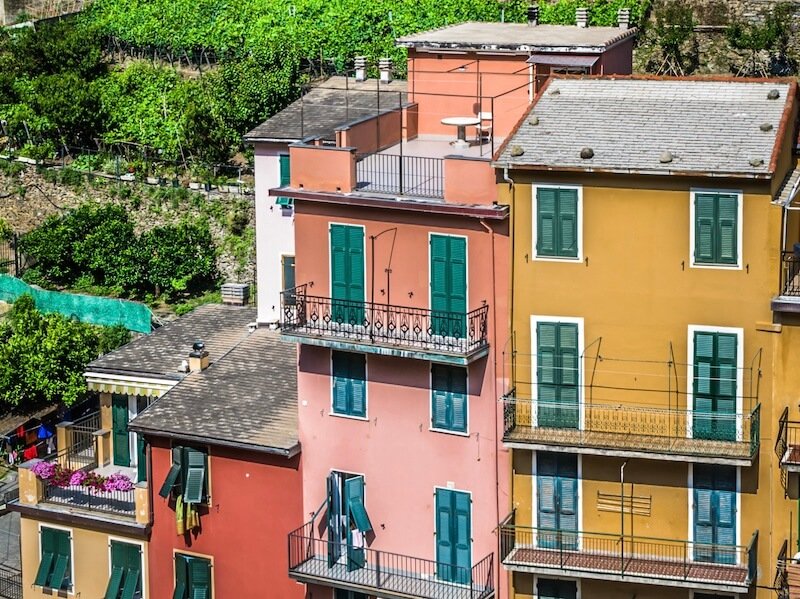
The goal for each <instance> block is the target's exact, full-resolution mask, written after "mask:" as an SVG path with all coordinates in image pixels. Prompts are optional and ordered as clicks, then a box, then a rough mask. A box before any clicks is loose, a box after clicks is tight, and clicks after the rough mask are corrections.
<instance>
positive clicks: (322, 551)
mask: <svg viewBox="0 0 800 599" xmlns="http://www.w3.org/2000/svg"><path fill="white" fill-rule="evenodd" d="M314 532H315V531H314V525H313V522H307V523H306V524H304V525H303V526H301V527H300V528H298V529H297V530H294V531H292V532H291V533H289V576H291V577H293V578H295V579H297V580H301V581H305V582H313V583H316V584H322V585H330V586H339V585H341V586H344V587H346V588H352V589H359V590H363V591H364V592H366V593H367V594H368V595H378V596H380V597H399V598H406V597H416V598H419V599H488V598H489V597H493V596H494V569H493V557H494V556H493V555H491V554H490V555H488V556H486V557H485V558H483V559H482V560H481V561H479V562H478V563H477V564H475V565H474V566H472V567H471V568H464V567H460V566H454V565H451V564H443V563H439V562H435V561H431V560H426V559H420V558H417V557H411V556H408V555H400V554H397V553H389V552H386V551H374V550H372V549H368V548H367V549H363V563H360V562H359V563H358V564H353V563H352V562H348V560H347V553H348V552H347V551H346V550H343V551H337V552H336V555H337V556H339V555H341V556H342V557H340V558H337V560H336V561H335V563H331V560H330V559H329V555H330V553H331V549H332V542H331V541H329V540H327V539H320V538H317V537H315V536H314Z"/></svg>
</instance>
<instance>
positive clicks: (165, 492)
mask: <svg viewBox="0 0 800 599" xmlns="http://www.w3.org/2000/svg"><path fill="white" fill-rule="evenodd" d="M182 464H183V447H173V448H172V466H170V468H169V472H167V477H166V478H165V479H164V482H163V483H162V484H161V489H160V490H159V491H158V494H159V495H160V496H161V497H163V498H164V499H166V498H167V497H169V494H170V493H171V492H172V491H173V489H175V488H176V486H177V487H178V489H179V490H180V488H182V487H181V485H180V483H181V480H180V477H181V472H182V471H183V466H182ZM179 492H180V491H179Z"/></svg>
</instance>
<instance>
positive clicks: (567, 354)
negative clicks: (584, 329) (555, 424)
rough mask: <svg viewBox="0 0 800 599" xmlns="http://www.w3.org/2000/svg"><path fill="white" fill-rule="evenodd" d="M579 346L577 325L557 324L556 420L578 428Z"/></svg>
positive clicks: (561, 424)
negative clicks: (557, 378) (557, 380)
mask: <svg viewBox="0 0 800 599" xmlns="http://www.w3.org/2000/svg"><path fill="white" fill-rule="evenodd" d="M579 368H580V348H579V347H578V325H577V324H573V323H559V325H558V370H557V376H558V377H559V388H558V410H559V412H558V421H559V425H560V426H561V427H562V428H578V425H579V423H580V408H579V393H578V391H579V388H580V386H579V382H580V371H579Z"/></svg>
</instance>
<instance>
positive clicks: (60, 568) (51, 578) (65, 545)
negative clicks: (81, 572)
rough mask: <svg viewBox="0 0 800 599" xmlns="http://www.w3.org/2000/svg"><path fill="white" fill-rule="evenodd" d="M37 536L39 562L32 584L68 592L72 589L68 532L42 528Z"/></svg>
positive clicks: (70, 550) (70, 540)
mask: <svg viewBox="0 0 800 599" xmlns="http://www.w3.org/2000/svg"><path fill="white" fill-rule="evenodd" d="M39 535H40V544H41V561H40V562H39V569H38V570H37V571H36V578H35V579H34V581H33V584H35V585H36V586H40V587H47V588H50V589H58V590H69V589H70V587H72V572H71V562H72V538H71V537H70V533H69V531H67V530H62V529H59V528H47V527H45V526H42V527H41V529H40V531H39Z"/></svg>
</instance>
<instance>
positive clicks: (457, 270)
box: [430, 235, 467, 338]
mask: <svg viewBox="0 0 800 599" xmlns="http://www.w3.org/2000/svg"><path fill="white" fill-rule="evenodd" d="M430 287H431V310H432V311H433V315H432V323H431V324H432V328H433V331H434V334H436V335H443V336H446V337H456V338H462V337H464V336H465V335H466V313H467V240H466V239H465V238H463V237H455V236H452V235H431V236H430Z"/></svg>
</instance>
